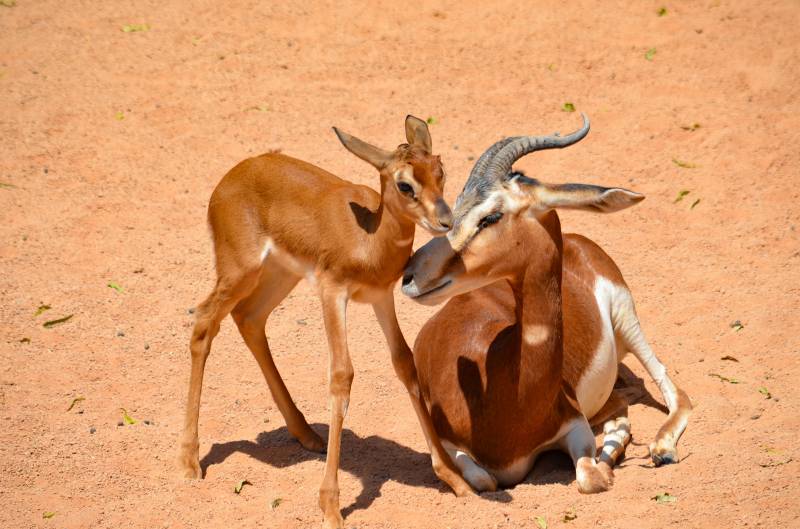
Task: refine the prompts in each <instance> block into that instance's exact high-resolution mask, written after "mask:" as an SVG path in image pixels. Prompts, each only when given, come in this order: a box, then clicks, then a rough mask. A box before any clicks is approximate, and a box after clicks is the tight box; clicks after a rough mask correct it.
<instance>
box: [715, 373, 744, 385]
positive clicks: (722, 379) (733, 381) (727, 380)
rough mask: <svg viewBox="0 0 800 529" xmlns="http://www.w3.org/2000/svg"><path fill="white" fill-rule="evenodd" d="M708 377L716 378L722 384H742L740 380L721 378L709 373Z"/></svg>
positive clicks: (716, 374) (718, 375)
mask: <svg viewBox="0 0 800 529" xmlns="http://www.w3.org/2000/svg"><path fill="white" fill-rule="evenodd" d="M708 376H710V377H714V378H718V379H720V380H721V381H723V382H727V383H728V384H741V383H742V381H741V380H737V379H735V378H728V377H724V376H722V375H720V374H718V373H709V374H708Z"/></svg>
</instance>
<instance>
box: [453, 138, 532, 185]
mask: <svg viewBox="0 0 800 529" xmlns="http://www.w3.org/2000/svg"><path fill="white" fill-rule="evenodd" d="M522 137H523V136H512V137H510V138H503V139H502V140H500V141H497V142H495V144H494V145H492V146H491V147H489V148H488V149H486V151H484V153H483V154H481V157H480V158H478V161H477V162H475V165H473V166H472V171H470V173H469V178H467V181H469V180H472V179H473V178H480V177H481V175H483V173H484V171H486V168H487V167H488V166H489V163H490V162H491V161H492V158H493V157H494V155H495V154H497V153H498V152H500V149H502V148H503V147H505V146H506V145H508V144H509V143H511V142H512V141H516V140H519V139H521V138H522Z"/></svg>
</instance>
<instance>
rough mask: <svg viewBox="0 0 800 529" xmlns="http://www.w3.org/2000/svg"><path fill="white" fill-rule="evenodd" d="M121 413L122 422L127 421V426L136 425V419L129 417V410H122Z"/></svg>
mask: <svg viewBox="0 0 800 529" xmlns="http://www.w3.org/2000/svg"><path fill="white" fill-rule="evenodd" d="M119 411H121V412H122V420H123V421H125V424H136V419H134V418H133V417H131V416H130V415H128V410H126V409H125V408H120V409H119Z"/></svg>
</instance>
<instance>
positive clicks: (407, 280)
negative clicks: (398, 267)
mask: <svg viewBox="0 0 800 529" xmlns="http://www.w3.org/2000/svg"><path fill="white" fill-rule="evenodd" d="M413 280H414V274H403V286H404V287H405V286H408V284H409V283H411V281H413Z"/></svg>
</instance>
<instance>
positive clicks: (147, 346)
mask: <svg viewBox="0 0 800 529" xmlns="http://www.w3.org/2000/svg"><path fill="white" fill-rule="evenodd" d="M148 349H150V344H149V343H146V344H144V350H145V351H147V350H148Z"/></svg>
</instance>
